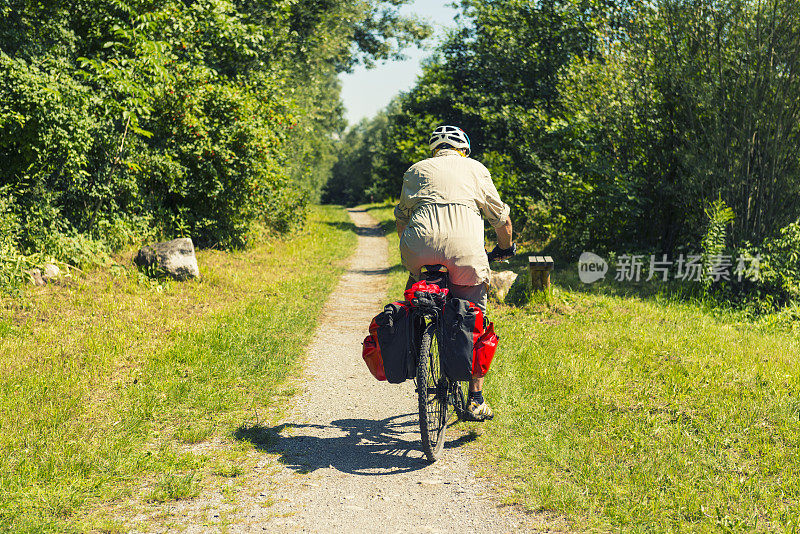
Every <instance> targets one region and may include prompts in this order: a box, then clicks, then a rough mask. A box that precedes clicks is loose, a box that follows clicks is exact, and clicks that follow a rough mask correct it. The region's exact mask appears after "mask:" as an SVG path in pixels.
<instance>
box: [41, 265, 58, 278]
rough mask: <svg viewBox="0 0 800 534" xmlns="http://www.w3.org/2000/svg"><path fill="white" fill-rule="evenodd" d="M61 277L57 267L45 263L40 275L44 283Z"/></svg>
mask: <svg viewBox="0 0 800 534" xmlns="http://www.w3.org/2000/svg"><path fill="white" fill-rule="evenodd" d="M60 275H61V269H59V268H58V266H56V265H53V264H52V263H46V264H45V266H44V273H43V274H42V278H43V279H44V281H45V282H51V281H53V280H55V279H56V278H58V277H59V276H60Z"/></svg>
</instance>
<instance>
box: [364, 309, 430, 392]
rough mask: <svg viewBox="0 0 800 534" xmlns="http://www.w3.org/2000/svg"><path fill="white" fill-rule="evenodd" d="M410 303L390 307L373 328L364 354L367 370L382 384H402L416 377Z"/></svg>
mask: <svg viewBox="0 0 800 534" xmlns="http://www.w3.org/2000/svg"><path fill="white" fill-rule="evenodd" d="M409 312H410V308H409V305H408V303H406V302H393V303H392V304H387V305H386V306H385V307H384V309H383V311H382V312H381V313H379V314H378V315H376V316H375V318H374V319H373V320H372V323H371V324H370V326H369V331H370V335H368V336H367V337H366V338H365V339H364V347H363V349H362V352H361V356H362V358H364V362H365V363H366V364H367V368H368V369H369V370H370V372H371V373H372V376H374V377H375V378H377V379H378V380H386V381H388V382H389V383H390V384H400V383H402V382H404V381H406V380H407V379H409V378H413V377H414V376H416V368H415V366H414V358H413V356H412V355H411V351H410V350H409V341H410V335H411V332H410V328H411V317H410V313H409Z"/></svg>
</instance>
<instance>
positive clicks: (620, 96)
mask: <svg viewBox="0 0 800 534" xmlns="http://www.w3.org/2000/svg"><path fill="white" fill-rule="evenodd" d="M461 6H462V21H463V24H462V25H461V26H460V28H459V29H457V30H455V31H454V32H453V33H452V34H451V35H450V37H449V39H447V41H446V42H445V43H443V44H442V45H441V46H440V47H439V49H438V52H437V55H436V56H435V57H434V58H433V59H432V60H431V61H430V63H429V64H428V65H427V66H426V68H425V71H424V73H423V75H422V76H421V77H420V79H419V81H418V83H417V85H416V87H414V88H413V89H412V90H411V91H410V92H408V93H407V94H404V95H401V96H400V97H398V98H397V100H396V101H395V102H394V103H393V104H392V106H390V108H389V109H388V110H387V116H386V117H382V118H381V119H379V120H380V121H381V122H385V123H386V126H385V127H382V126H381V127H380V128H382V129H383V130H385V133H384V134H382V133H380V132H377V133H374V134H372V135H371V139H373V140H375V141H376V142H377V147H376V145H375V143H372V144H371V145H370V146H369V148H365V149H364V150H365V151H366V150H368V151H369V153H370V154H369V156H368V157H367V158H365V157H364V155H363V154H362V155H359V156H355V155H351V156H348V157H350V158H351V159H352V160H353V161H356V160H358V161H366V160H369V161H371V162H372V164H371V166H372V169H371V171H370V172H371V176H373V177H375V178H376V179H377V183H376V184H375V185H373V186H372V189H371V190H370V191H372V192H379V193H380V194H381V195H382V196H384V197H391V196H395V195H397V194H398V193H399V190H400V189H399V184H400V179H401V176H402V173H403V171H404V170H405V169H406V168H407V167H408V165H409V164H411V163H412V162H413V161H415V160H416V159H419V158H421V157H425V156H426V150H425V146H424V141H425V140H426V139H427V136H428V135H429V133H430V131H432V129H433V128H434V127H436V126H437V125H439V124H443V123H446V124H456V125H459V126H461V127H463V128H464V129H465V130H466V131H467V132H468V133H469V134H470V136H471V137H472V140H473V144H474V150H473V153H474V157H476V158H478V159H480V160H481V161H483V162H484V163H485V164H486V165H487V167H489V169H490V170H491V171H492V174H493V177H494V180H495V182H496V184H497V186H498V189H499V190H500V193H501V196H502V197H503V198H504V200H505V201H506V202H507V203H508V204H509V205H510V206H511V208H512V219H513V220H514V222H515V225H516V227H517V228H518V229H520V230H521V231H522V233H523V236H524V237H527V238H532V239H536V240H537V241H540V242H543V243H544V242H551V243H552V245H553V246H554V247H555V248H558V249H560V250H561V251H562V252H563V253H566V254H567V255H572V254H575V253H577V252H579V251H580V250H583V249H585V248H587V247H592V248H593V249H595V250H606V251H612V250H623V249H628V250H631V249H637V248H638V249H647V250H660V251H661V252H663V253H670V252H675V251H676V250H679V249H680V248H681V247H685V246H690V245H693V244H697V243H699V242H701V240H702V238H703V235H704V232H705V230H706V228H707V227H706V222H707V220H706V217H705V213H704V211H705V207H706V206H708V205H709V204H711V203H713V202H714V201H716V200H717V199H718V198H720V199H721V200H722V201H724V202H725V203H726V205H728V206H730V207H731V209H732V210H733V211H734V213H735V214H736V216H735V218H734V219H733V221H732V225H731V227H730V236H729V237H730V239H731V243H730V244H731V245H734V246H736V245H741V244H742V243H743V242H744V241H754V242H761V241H763V240H764V239H766V238H769V237H770V236H773V235H775V234H776V233H777V232H778V230H779V229H780V228H783V227H785V226H786V224H788V223H790V222H791V221H794V220H796V219H797V218H798V216H800V202H798V198H800V197H798V195H797V192H798V187H800V166H798V165H800V159H798V158H797V154H796V150H795V147H796V145H797V139H798V135H800V120H798V119H800V115H798V113H800V108H798V106H797V102H799V101H800V99H798V96H800V77H798V76H797V72H798V69H800V56H798V55H797V53H796V51H797V50H798V48H800V32H798V31H796V30H797V29H798V28H800V4H797V3H796V2H789V3H786V2H778V3H764V2H756V1H754V0H727V1H725V2H712V1H711V0H661V1H659V2H651V3H642V2H637V1H625V2H614V3H608V2H600V1H594V0H544V1H537V2H534V1H531V0H489V1H482V2H478V1H473V0H466V1H462V2H461ZM375 125H376V126H377V125H378V122H377V121H376V123H375ZM370 127H371V126H370V125H362V126H360V127H359V128H360V129H361V130H367V129H369V128H370ZM346 174H347V169H342V170H341V171H339V170H335V171H334V176H336V177H337V178H336V179H337V180H342V181H346V178H345V177H346ZM345 189H346V187H345ZM354 190H359V189H358V188H354ZM362 198H363V196H362Z"/></svg>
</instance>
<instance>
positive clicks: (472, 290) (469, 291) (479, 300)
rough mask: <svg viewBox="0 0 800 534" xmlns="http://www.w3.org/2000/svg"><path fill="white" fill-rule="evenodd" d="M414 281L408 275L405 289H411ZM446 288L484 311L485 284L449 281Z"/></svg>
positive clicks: (453, 294) (455, 295)
mask: <svg viewBox="0 0 800 534" xmlns="http://www.w3.org/2000/svg"><path fill="white" fill-rule="evenodd" d="M414 282H416V280H415V279H414V277H413V276H411V275H408V282H406V289H411V286H413V285H414ZM448 289H449V290H450V294H451V295H452V296H454V297H456V298H459V299H465V300H468V301H470V302H472V303H473V304H475V305H476V306H477V307H478V308H480V309H481V311H482V312H483V313H486V284H480V285H477V286H459V285H456V284H453V283H452V282H451V283H450V286H449V287H448Z"/></svg>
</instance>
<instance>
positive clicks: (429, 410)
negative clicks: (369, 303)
mask: <svg viewBox="0 0 800 534" xmlns="http://www.w3.org/2000/svg"><path fill="white" fill-rule="evenodd" d="M436 337H437V333H436V324H429V325H428V326H427V327H426V328H425V331H424V333H423V334H422V340H421V342H420V345H419V359H418V363H417V395H418V397H419V430H420V434H421V435H422V450H423V451H424V452H425V456H427V457H428V460H430V461H431V462H435V461H436V458H437V457H438V456H439V453H440V452H442V447H444V433H445V430H447V393H448V392H447V389H448V387H447V386H448V383H447V379H446V378H445V377H444V375H443V374H442V368H441V365H440V364H441V362H440V361H439V343H438V340H437V339H436Z"/></svg>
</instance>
